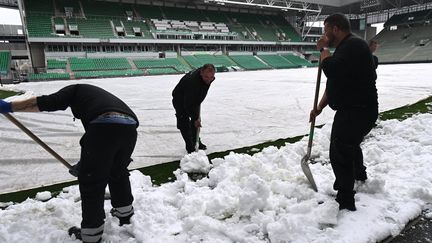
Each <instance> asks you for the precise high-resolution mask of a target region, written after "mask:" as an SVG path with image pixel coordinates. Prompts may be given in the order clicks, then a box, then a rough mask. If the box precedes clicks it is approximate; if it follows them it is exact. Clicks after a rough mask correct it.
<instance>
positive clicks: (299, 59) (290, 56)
mask: <svg viewBox="0 0 432 243" xmlns="http://www.w3.org/2000/svg"><path fill="white" fill-rule="evenodd" d="M281 56H282V57H283V58H285V59H287V60H288V61H289V62H291V63H293V64H296V65H297V66H299V67H313V66H314V65H313V64H312V63H311V62H309V61H308V60H306V59H304V58H302V57H299V56H296V55H293V54H281Z"/></svg>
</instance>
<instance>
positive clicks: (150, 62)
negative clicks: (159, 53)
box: [133, 58, 191, 73]
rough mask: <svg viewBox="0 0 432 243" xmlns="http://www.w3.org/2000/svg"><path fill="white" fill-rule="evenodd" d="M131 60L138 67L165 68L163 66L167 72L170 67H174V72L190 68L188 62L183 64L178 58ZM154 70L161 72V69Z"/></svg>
mask: <svg viewBox="0 0 432 243" xmlns="http://www.w3.org/2000/svg"><path fill="white" fill-rule="evenodd" d="M133 62H134V63H135V65H136V67H137V68H138V69H157V70H159V69H161V70H165V69H164V68H167V69H166V70H169V71H168V73H171V72H172V71H171V70H172V69H174V70H175V71H176V72H182V73H184V72H188V71H190V70H191V68H190V66H189V65H188V64H186V65H185V64H184V63H182V62H181V61H180V60H179V59H178V58H158V59H156V58H154V59H136V60H133ZM155 72H161V71H155ZM162 73H163V72H162Z"/></svg>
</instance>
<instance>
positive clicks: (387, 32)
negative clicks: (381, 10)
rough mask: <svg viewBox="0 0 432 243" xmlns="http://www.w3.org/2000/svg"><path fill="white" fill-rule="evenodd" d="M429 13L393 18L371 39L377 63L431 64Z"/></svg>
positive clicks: (431, 31) (431, 47) (407, 14)
mask: <svg viewBox="0 0 432 243" xmlns="http://www.w3.org/2000/svg"><path fill="white" fill-rule="evenodd" d="M431 19H432V10H423V11H418V12H411V13H406V14H400V15H393V16H392V17H391V18H390V19H389V20H388V21H387V22H386V23H385V24H384V26H385V29H384V30H383V31H381V32H380V33H379V34H378V35H377V36H375V37H374V39H375V40H376V41H377V42H378V43H379V48H378V50H377V51H376V53H375V55H376V56H378V58H379V62H380V63H400V62H424V61H432V46H431V40H432V26H431V25H429V21H430V20H431Z"/></svg>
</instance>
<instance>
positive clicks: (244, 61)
mask: <svg viewBox="0 0 432 243" xmlns="http://www.w3.org/2000/svg"><path fill="white" fill-rule="evenodd" d="M230 58H231V59H232V60H233V61H234V62H236V63H237V64H238V65H239V66H240V67H243V68H244V69H246V70H258V69H270V68H271V67H270V66H268V65H267V64H266V63H264V62H262V61H260V60H258V59H257V58H256V57H255V56H253V55H230Z"/></svg>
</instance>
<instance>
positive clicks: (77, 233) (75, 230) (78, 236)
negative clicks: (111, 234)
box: [68, 226, 102, 243]
mask: <svg viewBox="0 0 432 243" xmlns="http://www.w3.org/2000/svg"><path fill="white" fill-rule="evenodd" d="M68 234H69V236H70V237H72V235H74V236H75V239H77V240H80V241H82V242H83V243H87V242H86V241H83V240H82V236H81V229H80V228H78V227H76V226H73V227H70V228H69V230H68ZM101 242H102V239H99V240H98V241H96V243H101Z"/></svg>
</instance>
